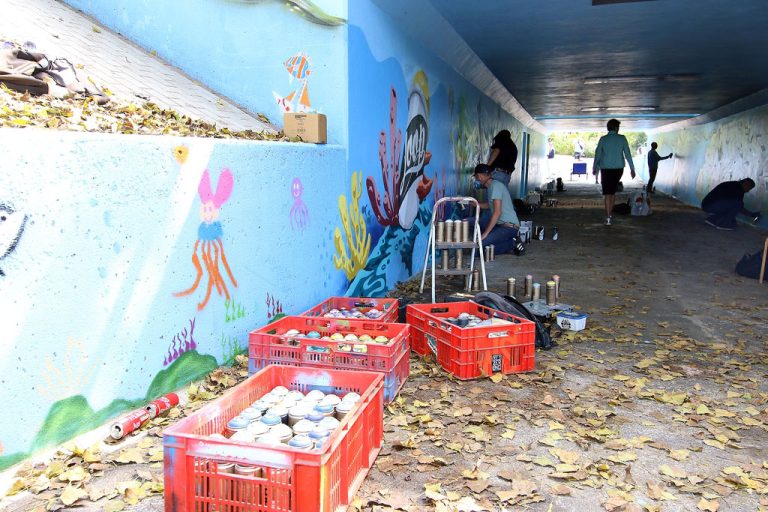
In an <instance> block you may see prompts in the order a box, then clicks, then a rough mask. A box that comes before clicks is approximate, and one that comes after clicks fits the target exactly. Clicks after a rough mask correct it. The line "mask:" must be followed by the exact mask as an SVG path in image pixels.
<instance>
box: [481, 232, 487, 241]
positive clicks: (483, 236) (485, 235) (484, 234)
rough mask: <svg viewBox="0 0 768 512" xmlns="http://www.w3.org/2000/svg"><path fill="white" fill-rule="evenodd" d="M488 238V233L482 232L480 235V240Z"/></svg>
mask: <svg viewBox="0 0 768 512" xmlns="http://www.w3.org/2000/svg"><path fill="white" fill-rule="evenodd" d="M486 238H488V233H483V235H482V236H481V237H480V240H485V239H486Z"/></svg>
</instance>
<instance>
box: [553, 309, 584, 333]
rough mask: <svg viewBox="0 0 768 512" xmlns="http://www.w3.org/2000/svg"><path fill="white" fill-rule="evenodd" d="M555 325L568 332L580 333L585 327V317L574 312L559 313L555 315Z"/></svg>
mask: <svg viewBox="0 0 768 512" xmlns="http://www.w3.org/2000/svg"><path fill="white" fill-rule="evenodd" d="M557 325H559V326H560V327H562V328H563V329H566V330H569V331H581V330H582V329H584V328H585V327H586V326H587V315H585V314H584V313H577V312H575V311H561V312H560V313H558V314H557Z"/></svg>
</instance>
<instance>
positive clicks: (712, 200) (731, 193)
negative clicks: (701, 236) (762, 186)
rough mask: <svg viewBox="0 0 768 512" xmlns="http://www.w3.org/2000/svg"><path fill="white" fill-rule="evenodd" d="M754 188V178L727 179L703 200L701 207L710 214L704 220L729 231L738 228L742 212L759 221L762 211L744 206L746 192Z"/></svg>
mask: <svg viewBox="0 0 768 512" xmlns="http://www.w3.org/2000/svg"><path fill="white" fill-rule="evenodd" d="M753 188H755V182H754V180H753V179H752V178H744V179H743V180H739V181H725V182H723V183H721V184H719V185H718V186H716V187H715V188H713V189H712V190H711V191H710V192H709V194H707V195H706V196H705V197H704V199H702V201H701V209H702V210H704V211H705V212H707V213H709V214H710V216H709V217H707V219H706V220H705V221H704V222H706V223H707V224H709V225H710V226H712V227H715V228H717V229H724V230H728V231H730V230H733V229H735V228H736V216H737V215H738V214H740V213H741V214H743V215H746V216H747V217H749V218H750V219H752V222H757V221H758V220H759V219H760V212H752V211H749V210H747V209H746V208H744V194H746V193H747V192H749V191H750V190H752V189H753Z"/></svg>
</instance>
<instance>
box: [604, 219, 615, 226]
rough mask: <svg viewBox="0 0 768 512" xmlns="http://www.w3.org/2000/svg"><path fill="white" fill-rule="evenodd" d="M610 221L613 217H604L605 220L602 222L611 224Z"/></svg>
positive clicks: (607, 224)
mask: <svg viewBox="0 0 768 512" xmlns="http://www.w3.org/2000/svg"><path fill="white" fill-rule="evenodd" d="M612 221H613V217H606V218H605V222H604V223H603V224H605V225H606V226H610V225H611V224H613V222H612Z"/></svg>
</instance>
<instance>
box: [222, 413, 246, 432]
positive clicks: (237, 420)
mask: <svg viewBox="0 0 768 512" xmlns="http://www.w3.org/2000/svg"><path fill="white" fill-rule="evenodd" d="M250 423H251V422H250V420H248V419H247V418H244V417H242V416H235V417H234V418H232V419H231V420H229V423H227V428H228V429H229V430H232V431H237V430H242V429H244V428H246V427H247V426H248V424H250Z"/></svg>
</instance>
